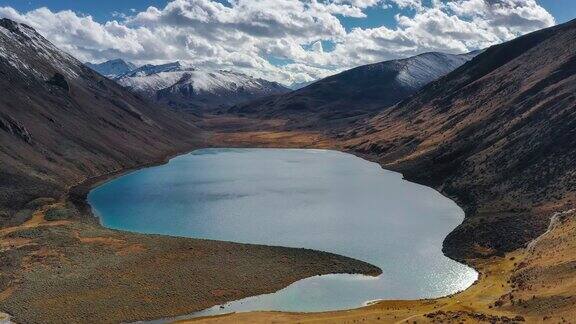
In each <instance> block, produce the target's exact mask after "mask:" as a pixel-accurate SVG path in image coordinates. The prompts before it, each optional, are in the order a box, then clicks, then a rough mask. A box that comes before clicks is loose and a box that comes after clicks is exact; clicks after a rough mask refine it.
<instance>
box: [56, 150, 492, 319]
mask: <svg viewBox="0 0 576 324" xmlns="http://www.w3.org/2000/svg"><path fill="white" fill-rule="evenodd" d="M208 148H242V149H250V148H263V149H266V148H271V149H272V148H273V149H322V150H331V151H335V152H339V153H345V154H351V155H354V156H356V157H358V158H360V159H363V160H365V161H368V162H370V163H374V164H376V165H377V166H378V167H379V168H380V169H382V170H384V171H390V172H394V173H397V174H399V175H400V176H401V177H402V179H403V180H404V181H408V182H412V181H410V180H408V179H406V178H405V176H404V174H402V173H401V172H398V171H395V170H390V169H385V168H384V167H383V165H382V164H380V163H379V162H378V161H377V160H376V159H375V158H374V157H373V156H370V155H366V154H361V153H359V152H355V151H351V150H342V149H338V148H330V147H314V146H312V147H304V148H303V147H291V146H274V147H268V146H264V147H260V146H230V147H219V146H216V145H204V146H199V147H194V148H192V149H191V150H184V151H182V152H177V153H173V154H169V155H166V156H165V157H163V158H162V159H160V160H158V161H155V162H150V163H146V164H143V165H139V166H136V167H132V168H128V169H124V170H117V171H113V172H110V173H107V174H104V175H101V176H97V177H92V178H88V179H85V180H84V181H82V182H81V183H79V184H78V185H75V186H72V187H71V189H70V190H69V191H68V193H67V194H66V199H68V200H69V201H71V202H72V203H74V204H75V205H76V206H77V207H79V208H84V210H85V212H86V213H87V214H89V215H90V216H91V217H92V218H93V219H94V220H97V222H98V226H102V227H104V228H107V227H105V226H104V225H102V224H101V219H100V217H98V216H97V215H95V214H94V213H93V210H92V207H91V205H90V203H89V202H88V199H87V198H88V193H89V192H90V191H91V190H92V189H94V188H96V187H98V186H100V185H102V184H104V183H106V182H108V181H112V180H114V179H117V178H119V177H121V176H124V175H126V174H129V173H132V172H135V171H138V170H141V169H145V168H150V167H155V166H161V165H165V164H167V163H169V162H170V160H172V159H174V158H176V157H179V156H182V155H186V154H189V153H191V152H194V151H196V150H201V149H208ZM412 183H415V184H418V185H420V186H425V187H427V188H430V189H432V190H434V191H436V192H438V193H439V194H440V195H442V196H443V197H445V198H447V199H450V200H452V201H453V202H454V203H456V204H457V205H458V207H459V208H460V209H461V210H462V211H463V214H464V215H463V218H462V222H463V221H464V219H465V218H466V210H465V209H464V208H462V206H461V205H460V204H459V203H458V201H456V200H454V199H453V198H452V197H448V196H447V195H446V194H445V193H443V192H441V191H439V190H437V189H436V188H434V187H430V186H426V185H424V184H420V183H416V182H412ZM462 222H461V223H462ZM461 223H460V224H461ZM454 229H456V227H455V228H454ZM454 229H452V230H451V231H450V233H451V232H452V231H453V230H454ZM110 230H115V229H110ZM128 232H130V231H128ZM130 233H137V234H140V235H154V234H145V233H138V232H130ZM448 235H449V234H448ZM448 235H447V236H448ZM165 236H168V237H176V238H183V237H179V236H171V235H165ZM447 236H446V237H447ZM446 237H444V239H443V241H442V246H444V242H445V240H446ZM190 239H199V238H190ZM222 242H230V243H237V242H232V241H222ZM240 244H246V243H240ZM267 246H270V247H272V245H267ZM321 252H326V251H321ZM326 253H329V252H326ZM442 254H443V256H445V257H447V258H449V259H451V260H453V261H455V262H458V263H461V264H463V265H465V266H467V267H470V268H471V269H473V270H474V271H475V272H476V273H477V277H476V280H474V282H472V284H470V286H468V287H467V288H465V289H464V290H468V289H470V288H471V287H473V286H474V285H475V284H476V283H477V282H478V281H479V280H480V278H481V276H482V275H483V274H482V273H481V271H480V269H478V268H477V267H475V266H474V264H469V263H468V262H462V260H457V259H455V258H452V257H451V256H450V255H448V254H446V253H445V252H444V250H443V248H442ZM361 261H362V260H361ZM331 274H339V273H328V274H324V275H331ZM363 275H366V274H363ZM368 275H369V276H373V275H370V274H368ZM322 276H323V275H322ZM307 278H310V277H306V278H302V279H299V280H297V281H294V282H292V283H290V284H288V285H287V286H284V287H282V288H279V289H278V290H276V291H273V292H271V293H276V292H278V291H280V290H282V289H286V288H288V287H289V286H290V285H292V284H295V283H296V282H298V281H301V280H305V279H307ZM464 290H460V291H456V292H453V293H450V294H448V295H445V296H439V297H436V298H425V299H407V301H419V300H430V299H440V298H448V297H451V296H453V295H456V294H458V293H461V292H462V291H464ZM266 294H270V293H266ZM260 295H262V294H258V295H251V296H247V297H244V298H251V297H257V296H260ZM244 298H241V299H237V300H230V301H227V302H226V303H224V304H216V305H213V306H210V307H208V308H205V309H202V310H199V311H196V312H193V313H191V314H182V315H180V316H176V317H170V318H159V319H156V320H155V321H164V320H168V321H171V320H182V319H184V320H186V319H191V318H193V319H195V318H204V317H207V318H208V317H213V316H223V315H227V314H230V313H226V314H218V315H212V316H201V317H194V314H195V313H198V312H202V311H204V310H207V309H210V308H213V307H218V306H222V305H225V304H227V303H230V302H235V301H239V300H242V299H244ZM382 301H389V300H387V299H380V300H377V301H374V303H379V302H382ZM363 307H366V306H365V305H359V306H357V307H352V308H347V309H341V310H339V311H347V310H355V309H361V308H363ZM249 312H252V311H249ZM280 312H281V311H280ZM319 312H323V311H319ZM302 313H308V314H313V313H317V311H312V312H302ZM188 316H190V317H188ZM182 317H188V318H182Z"/></svg>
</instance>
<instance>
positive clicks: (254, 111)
mask: <svg viewBox="0 0 576 324" xmlns="http://www.w3.org/2000/svg"><path fill="white" fill-rule="evenodd" d="M476 54H477V53H475V52H472V53H468V54H459V55H455V54H446V53H438V52H429V53H423V54H420V55H416V56H413V57H409V58H405V59H399V60H390V61H383V62H378V63H373V64H367V65H363V66H359V67H356V68H353V69H350V70H347V71H344V72H341V73H338V74H336V75H332V76H329V77H326V78H324V79H321V80H318V81H316V82H314V83H312V84H310V85H308V86H306V87H304V88H301V89H299V90H295V91H293V92H290V93H287V94H285V95H278V96H273V97H269V98H265V99H263V100H257V101H254V102H251V103H247V104H244V105H236V106H235V107H232V108H231V109H230V110H229V111H230V112H232V113H236V114H248V115H250V116H254V115H258V116H260V117H265V118H283V117H286V118H287V119H291V120H292V121H293V122H295V123H297V124H299V125H300V126H307V127H310V128H314V127H318V126H320V125H322V124H323V123H324V122H325V121H326V120H329V121H334V122H344V123H350V122H353V121H354V120H356V119H357V118H360V117H361V116H362V115H365V114H366V113H373V112H375V111H377V110H378V109H380V108H381V107H383V106H391V105H393V104H395V103H397V102H399V101H400V100H402V99H404V98H406V97H408V96H410V95H412V94H414V93H415V92H416V91H418V90H419V89H420V88H421V87H422V86H424V85H426V84H427V83H429V82H430V81H433V80H435V79H437V78H439V77H441V76H443V75H445V74H446V73H448V72H451V71H452V70H454V69H456V68H457V67H459V66H461V65H462V64H464V63H465V62H467V61H468V60H470V59H472V58H473V57H474V56H475V55H476ZM296 115H303V116H306V117H307V118H305V119H306V121H298V120H296V119H302V118H292V117H293V116H296ZM320 127H321V126H320Z"/></svg>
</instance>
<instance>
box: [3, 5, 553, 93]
mask: <svg viewBox="0 0 576 324" xmlns="http://www.w3.org/2000/svg"><path fill="white" fill-rule="evenodd" d="M374 6H379V7H381V8H382V9H380V10H399V9H398V8H409V9H404V10H402V11H399V12H400V14H398V15H397V16H396V23H397V26H396V27H395V28H392V29H391V28H387V27H384V26H382V27H377V28H366V29H360V28H356V29H352V30H349V31H347V30H346V29H345V28H344V26H343V25H342V22H341V19H342V17H356V18H357V19H363V18H362V17H366V13H365V9H366V8H370V7H374ZM128 14H129V16H125V15H124V14H120V13H116V15H115V17H116V18H115V19H118V20H112V21H108V22H106V23H99V22H96V21H95V20H94V19H93V18H92V17H91V16H84V15H81V14H78V13H75V12H72V11H60V12H52V11H50V10H49V9H46V8H39V9H36V10H32V11H29V12H23V13H20V12H17V11H16V10H14V9H12V8H10V7H0V17H1V16H4V17H8V18H12V19H14V20H17V21H21V22H25V23H27V24H29V25H31V26H32V27H34V28H36V29H37V30H38V31H39V32H40V33H41V34H43V35H44V36H46V37H47V38H48V39H49V40H51V41H52V42H54V43H55V44H56V45H57V46H59V47H61V48H62V49H64V50H66V51H68V52H70V53H71V54H73V55H75V56H76V57H78V58H79V59H80V60H83V61H101V60H104V59H112V58H117V57H121V58H124V59H128V60H131V61H135V62H136V63H148V62H151V63H155V62H156V63H159V62H166V61H173V60H183V61H187V62H190V63H192V64H195V65H197V66H201V67H206V68H210V69H219V68H222V69H232V70H238V71H241V72H245V73H248V74H251V75H254V76H259V77H265V78H268V79H273V80H276V81H280V82H284V83H292V82H302V81H309V80H312V79H317V78H320V77H324V76H327V75H329V74H332V73H335V72H338V71H341V70H343V69H347V68H350V67H353V66H357V65H361V64H367V63H372V62H376V61H381V60H387V59H394V58H399V57H405V56H409V55H415V54H419V53H422V52H426V51H445V52H452V53H460V52H466V51H470V50H475V49H478V48H483V47H487V46H490V45H493V44H496V43H499V42H503V41H506V40H509V39H512V38H514V37H516V36H519V35H522V34H525V33H527V32H530V31H533V30H536V29H540V28H543V27H547V26H550V25H553V24H554V23H555V22H554V18H553V17H552V16H551V15H550V14H549V13H548V12H546V10H545V9H543V8H542V7H541V6H539V5H538V4H537V3H536V1H535V0H451V1H448V2H445V1H440V0H433V1H432V2H430V1H421V0H229V3H228V5H224V4H222V3H219V2H216V1H214V0H173V1H171V2H170V3H168V4H167V5H166V6H165V7H164V8H155V7H149V8H148V9H147V10H145V11H142V12H136V11H131V12H130V13H128ZM321 41H329V42H333V43H334V44H335V46H334V49H333V50H329V51H327V50H325V49H324V48H323V46H322V42H321ZM270 57H276V58H281V59H284V60H286V61H288V62H293V63H290V64H285V65H280V66H276V65H273V64H271V63H270V61H269V60H268V59H267V58H270Z"/></svg>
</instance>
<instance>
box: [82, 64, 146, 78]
mask: <svg viewBox="0 0 576 324" xmlns="http://www.w3.org/2000/svg"><path fill="white" fill-rule="evenodd" d="M86 66H87V67H89V68H91V69H92V70H94V71H96V72H98V73H100V74H102V75H103V76H105V77H107V78H111V79H112V78H115V77H117V76H119V75H122V74H125V73H128V72H130V71H132V70H134V69H136V68H137V66H136V64H134V63H130V62H126V61H124V60H122V59H115V60H110V61H106V62H102V63H90V62H87V63H86Z"/></svg>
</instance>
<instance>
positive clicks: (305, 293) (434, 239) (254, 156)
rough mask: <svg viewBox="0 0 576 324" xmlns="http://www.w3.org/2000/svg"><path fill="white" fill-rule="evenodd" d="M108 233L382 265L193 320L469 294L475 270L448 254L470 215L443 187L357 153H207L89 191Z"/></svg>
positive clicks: (318, 280)
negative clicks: (298, 250) (312, 252)
mask: <svg viewBox="0 0 576 324" xmlns="http://www.w3.org/2000/svg"><path fill="white" fill-rule="evenodd" d="M88 201H89V202H90V204H91V205H92V207H93V209H94V211H95V213H96V214H97V215H98V216H99V217H100V218H101V222H102V224H103V225H104V226H106V227H109V228H114V229H121V230H127V231H133V232H140V233H154V234H166V235H174V236H187V237H194V238H207V239H216V240H225V241H234V242H243V243H259V244H266V245H280V246H289V247H305V248H311V249H317V250H322V251H328V252H333V253H337V254H342V255H346V256H349V257H354V258H357V259H360V260H363V261H367V262H370V263H372V264H374V265H377V266H378V267H380V268H381V269H382V270H383V274H382V275H381V276H379V277H377V278H372V277H366V276H361V275H327V276H317V277H313V278H308V279H304V280H301V281H298V282H296V283H294V284H292V285H291V286H289V287H287V288H285V289H282V290H280V291H278V292H276V293H273V294H269V295H261V296H255V297H250V298H246V299H243V300H239V301H235V302H231V303H228V304H226V305H224V308H223V309H222V308H220V307H213V308H210V309H207V310H205V311H202V312H199V313H196V314H192V315H191V316H199V315H212V314H219V313H227V312H231V311H249V310H285V311H324V310H335V309H345V308H354V307H359V306H362V305H364V304H365V303H366V302H369V301H373V300H378V299H418V298H431V297H439V296H443V295H448V294H451V293H454V292H457V291H460V290H463V289H465V288H467V287H469V286H470V285H471V284H472V283H473V282H474V281H475V280H476V279H477V273H476V272H475V271H474V270H473V269H471V268H469V267H467V266H465V265H462V264H460V263H458V262H455V261H453V260H451V259H449V258H447V257H445V256H444V255H443V254H442V251H441V250H442V241H443V240H444V238H445V237H446V235H447V234H448V233H449V232H450V231H452V229H454V228H455V227H456V226H457V225H458V224H459V223H461V222H462V220H463V217H464V213H463V211H462V210H461V209H460V208H459V207H458V206H457V205H456V204H455V203H454V202H453V201H451V200H450V199H448V198H446V197H444V196H442V195H441V194H440V193H438V192H436V191H435V190H433V189H431V188H428V187H425V186H421V185H417V184H414V183H410V182H408V181H405V180H403V179H402V175H401V174H399V173H395V172H391V171H386V170H383V169H382V168H380V166H379V165H377V164H375V163H371V162H368V161H366V160H363V159H361V158H358V157H356V156H354V155H350V154H346V153H341V152H337V151H329V150H305V149H302V150H300V149H203V150H197V151H194V152H192V153H189V154H186V155H182V156H179V157H176V158H174V159H172V160H171V161H170V162H169V163H168V164H166V165H162V166H156V167H151V168H147V169H142V170H139V171H135V172H132V173H130V174H127V175H124V176H122V177H119V178H117V179H115V180H112V181H110V182H107V183H105V184H103V185H101V186H99V187H97V188H95V189H94V190H92V191H91V192H90V194H89V196H88Z"/></svg>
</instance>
